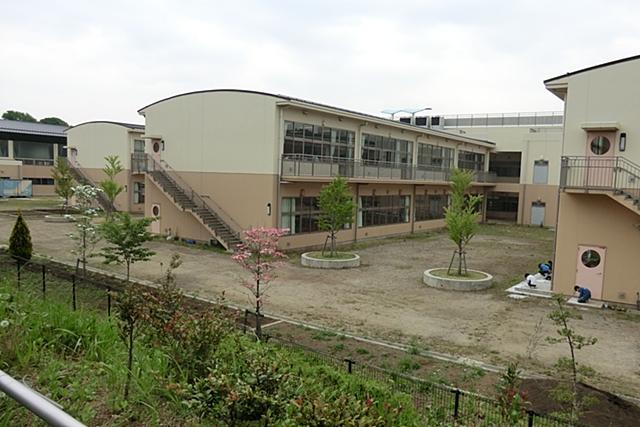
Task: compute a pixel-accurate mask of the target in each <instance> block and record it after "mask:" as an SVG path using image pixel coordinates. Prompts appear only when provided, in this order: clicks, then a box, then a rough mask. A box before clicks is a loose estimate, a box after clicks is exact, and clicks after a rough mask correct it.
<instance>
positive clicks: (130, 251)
mask: <svg viewBox="0 0 640 427" xmlns="http://www.w3.org/2000/svg"><path fill="white" fill-rule="evenodd" d="M152 222H153V219H151V218H140V219H135V218H133V217H132V216H131V215H129V214H128V213H126V212H119V213H116V214H115V215H114V217H113V218H112V220H111V221H106V222H105V223H104V224H102V226H101V228H100V231H101V234H102V237H104V239H105V240H106V241H107V242H108V243H109V246H107V247H105V248H104V249H103V250H102V251H101V252H100V255H102V256H103V257H104V259H105V260H104V263H105V264H120V265H121V264H125V265H126V266H127V282H129V278H130V272H131V264H134V263H136V262H139V261H147V260H149V258H151V257H152V256H153V255H155V252H153V251H152V250H150V249H147V248H145V247H144V244H145V243H146V242H148V241H150V240H151V239H152V237H153V236H152V235H151V233H150V232H149V230H148V228H149V225H151V223H152Z"/></svg>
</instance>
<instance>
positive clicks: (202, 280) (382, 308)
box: [0, 214, 640, 397]
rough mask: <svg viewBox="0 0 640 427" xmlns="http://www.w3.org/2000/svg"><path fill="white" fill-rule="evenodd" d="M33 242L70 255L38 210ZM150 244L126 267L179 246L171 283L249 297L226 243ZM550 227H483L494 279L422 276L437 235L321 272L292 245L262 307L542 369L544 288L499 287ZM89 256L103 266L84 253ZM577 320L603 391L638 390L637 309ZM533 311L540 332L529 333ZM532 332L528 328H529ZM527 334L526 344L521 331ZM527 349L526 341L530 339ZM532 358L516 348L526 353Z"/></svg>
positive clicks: (136, 268) (527, 266) (590, 313)
mask: <svg viewBox="0 0 640 427" xmlns="http://www.w3.org/2000/svg"><path fill="white" fill-rule="evenodd" d="M26 219H27V222H28V225H29V227H30V229H31V233H32V239H33V242H34V248H35V250H36V252H38V253H39V254H42V255H47V256H50V257H52V258H55V259H61V260H67V261H72V260H73V259H74V256H73V254H71V253H70V248H71V246H72V244H71V241H70V239H69V238H68V237H67V234H68V233H70V232H72V231H73V230H74V225H73V224H50V223H45V222H44V221H43V220H42V218H41V217H35V216H33V217H32V216H29V217H27V218H26ZM14 220H15V218H14V217H13V216H11V215H8V214H1V215H0V240H2V241H3V242H5V243H6V241H7V240H8V236H9V234H10V231H11V227H12V225H13V222H14ZM149 246H150V247H151V248H152V249H153V250H154V251H156V252H157V254H156V255H155V256H154V257H153V259H152V260H151V261H150V262H147V263H139V264H134V265H133V267H132V275H133V276H134V277H139V278H143V279H148V280H154V279H157V278H158V277H159V276H160V274H161V269H160V263H161V262H164V263H166V262H167V261H168V260H169V258H170V256H171V254H172V253H174V252H177V253H180V254H181V256H182V259H183V265H182V267H181V268H180V269H179V270H178V271H177V278H178V282H179V285H180V286H181V287H183V288H184V289H185V290H186V291H188V292H190V293H197V294H198V295H201V296H203V297H209V298H216V297H219V296H220V295H221V294H222V293H223V292H224V293H225V296H226V298H227V300H228V301H230V302H232V303H234V304H237V305H245V306H248V305H249V299H248V294H247V291H246V290H245V289H244V288H243V287H242V286H241V285H240V281H241V280H242V279H243V278H245V277H246V275H245V273H244V271H243V270H242V269H240V268H239V267H238V266H237V265H236V264H235V263H234V262H233V261H232V260H231V259H230V256H229V255H228V254H223V253H217V252H213V251H209V250H203V249H198V248H192V247H185V246H181V245H176V244H171V243H167V242H162V241H154V242H152V243H150V244H149ZM552 246H553V232H552V231H549V230H546V229H539V228H525V227H515V226H506V225H499V226H498V225H494V226H483V227H482V228H481V232H480V233H479V234H478V235H477V236H476V237H475V239H474V240H473V241H472V243H471V245H470V249H469V251H468V255H467V259H468V263H469V268H474V269H479V270H483V271H487V272H489V273H491V274H493V275H494V277H495V283H496V285H495V286H494V288H493V289H491V290H488V291H483V292H477V293H455V292H451V291H442V290H437V289H432V288H428V287H426V286H424V285H423V284H422V281H421V279H422V272H423V271H424V270H425V269H427V268H431V267H441V266H446V265H448V262H449V258H450V256H451V253H452V251H453V245H452V243H451V242H450V241H449V240H448V238H447V236H446V234H444V233H442V232H434V233H431V234H424V235H417V236H410V237H409V238H405V239H401V238H392V239H387V240H385V241H381V242H374V243H363V244H361V245H359V246H358V247H357V248H356V249H357V252H358V253H359V254H360V256H361V258H362V263H363V265H362V267H361V268H359V269H352V270H343V271H331V272H327V271H321V270H312V269H307V268H303V267H301V266H300V262H299V260H298V258H299V256H298V254H295V253H292V254H291V259H290V260H289V262H287V263H286V264H285V265H283V266H282V267H281V268H280V269H279V270H278V278H277V279H276V280H275V281H274V282H273V284H272V285H271V287H270V289H269V291H268V300H267V302H266V305H265V308H266V312H267V313H271V314H274V315H281V316H287V317H290V318H294V319H297V320H301V321H305V322H309V323H312V324H315V325H321V326H324V327H327V328H332V329H336V330H339V331H343V332H349V333H353V334H356V335H361V336H366V337H371V338H378V339H383V340H387V341H392V342H402V343H409V342H412V343H413V344H414V345H418V346H419V347H420V348H422V349H425V350H433V351H439V352H446V353H450V354H456V355H463V356H467V357H469V358H472V359H476V360H481V361H484V362H487V363H494V364H500V365H502V364H504V363H505V362H506V361H508V360H514V359H519V360H520V361H521V363H522V366H523V368H525V369H527V370H529V371H534V372H541V373H544V372H548V371H549V368H550V367H551V366H552V365H553V363H555V361H556V360H557V359H558V357H560V356H565V355H566V351H567V349H566V346H563V345H560V344H555V345H551V344H548V343H546V341H545V339H544V337H546V336H552V335H554V334H555V327H554V325H553V324H552V323H551V321H550V320H548V319H547V317H546V316H547V315H548V313H549V312H550V311H551V310H552V309H553V306H552V305H551V302H550V301H548V300H542V299H530V298H527V299H525V300H513V299H510V298H507V296H506V295H505V293H504V292H503V289H505V288H506V287H508V286H507V285H510V284H513V283H514V282H515V281H517V280H519V278H520V277H521V275H522V274H523V273H524V272H527V271H534V270H535V269H536V265H537V263H538V262H540V261H543V260H547V259H549V258H550V257H551V253H552ZM91 264H92V265H94V266H96V267H100V268H104V269H107V270H111V271H122V270H123V269H122V268H121V267H117V266H104V265H102V264H101V263H100V259H98V258H94V259H93V260H92V262H91ZM580 313H581V314H582V316H583V319H582V320H579V321H575V323H574V324H575V328H576V329H577V331H578V332H579V333H581V334H583V335H591V336H595V337H597V338H598V343H597V344H596V345H595V346H593V347H589V348H586V349H584V350H581V351H580V352H579V354H578V357H579V361H581V362H583V363H585V364H587V365H589V366H591V367H592V368H593V369H595V371H596V372H597V377H596V380H595V382H596V383H597V384H599V385H600V386H602V387H603V388H606V389H608V390H610V391H614V392H618V393H624V394H629V395H632V396H635V397H640V332H639V331H638V326H640V315H636V314H631V313H627V314H624V313H616V312H612V311H594V310H586V309H582V310H581V311H580ZM541 319H542V327H541V331H540V332H539V333H537V334H534V331H535V329H536V327H535V326H536V323H537V322H539V321H540V320H541ZM534 335H535V337H534V338H533V339H532V336H534ZM532 341H533V342H537V344H536V345H531V342H532ZM528 349H529V350H528ZM531 353H532V354H533V357H531V358H528V357H526V355H527V354H531Z"/></svg>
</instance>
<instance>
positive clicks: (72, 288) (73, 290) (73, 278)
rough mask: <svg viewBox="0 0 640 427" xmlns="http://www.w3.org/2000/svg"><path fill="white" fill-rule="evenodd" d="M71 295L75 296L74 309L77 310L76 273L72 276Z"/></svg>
mask: <svg viewBox="0 0 640 427" xmlns="http://www.w3.org/2000/svg"><path fill="white" fill-rule="evenodd" d="M71 295H72V298H73V311H76V275H75V274H74V275H73V276H71Z"/></svg>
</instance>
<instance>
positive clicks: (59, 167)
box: [51, 157, 73, 211]
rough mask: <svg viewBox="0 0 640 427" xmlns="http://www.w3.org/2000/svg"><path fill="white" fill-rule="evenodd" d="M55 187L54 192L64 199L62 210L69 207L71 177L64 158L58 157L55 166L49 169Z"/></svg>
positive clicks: (71, 186)
mask: <svg viewBox="0 0 640 427" xmlns="http://www.w3.org/2000/svg"><path fill="white" fill-rule="evenodd" d="M51 176H52V177H53V179H54V181H55V184H56V187H55V192H56V194H57V195H58V196H60V197H62V198H63V199H64V210H65V211H66V210H67V208H68V207H69V198H70V197H71V196H72V195H73V175H72V174H71V168H70V167H69V163H67V160H66V159H65V158H64V157H58V159H57V160H56V164H55V166H54V167H53V168H52V169H51Z"/></svg>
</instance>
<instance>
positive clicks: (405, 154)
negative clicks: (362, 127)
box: [362, 133, 413, 165]
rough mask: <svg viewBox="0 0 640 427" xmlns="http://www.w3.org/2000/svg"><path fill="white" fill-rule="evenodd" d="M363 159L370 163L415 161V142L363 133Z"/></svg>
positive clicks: (410, 162)
mask: <svg viewBox="0 0 640 427" xmlns="http://www.w3.org/2000/svg"><path fill="white" fill-rule="evenodd" d="M362 160H363V161H365V162H369V163H377V162H381V163H390V164H391V163H392V164H407V165H410V164H412V163H413V142H411V141H407V140H404V139H396V138H390V137H386V136H381V135H370V134H368V133H364V134H362Z"/></svg>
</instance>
